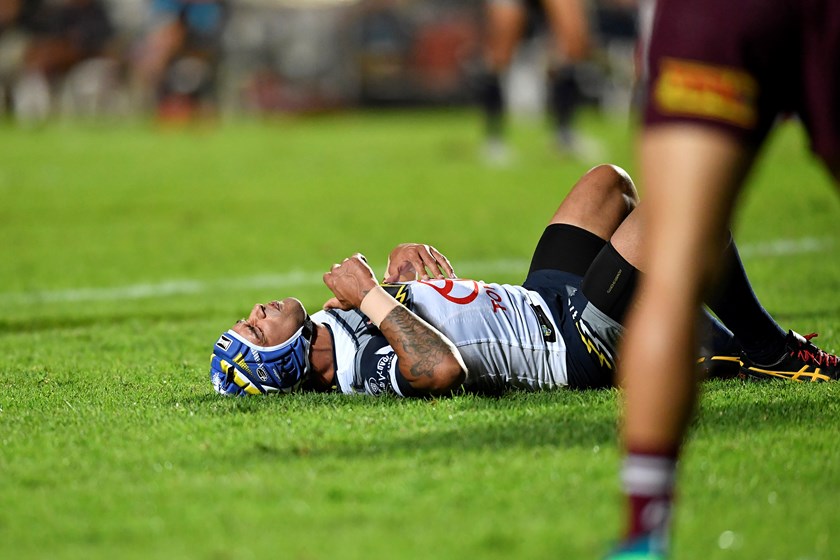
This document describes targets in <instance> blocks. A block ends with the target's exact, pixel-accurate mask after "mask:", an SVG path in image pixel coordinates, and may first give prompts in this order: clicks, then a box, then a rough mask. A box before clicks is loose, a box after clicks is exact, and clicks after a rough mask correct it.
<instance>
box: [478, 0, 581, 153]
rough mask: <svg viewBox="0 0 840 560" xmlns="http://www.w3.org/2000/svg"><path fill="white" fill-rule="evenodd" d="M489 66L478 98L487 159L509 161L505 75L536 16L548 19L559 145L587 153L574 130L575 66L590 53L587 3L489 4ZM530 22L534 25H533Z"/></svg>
mask: <svg viewBox="0 0 840 560" xmlns="http://www.w3.org/2000/svg"><path fill="white" fill-rule="evenodd" d="M485 6H486V12H485V15H486V29H485V40H484V42H485V49H484V64H485V69H484V72H483V74H482V76H481V78H480V80H479V84H478V90H479V91H478V95H479V100H480V104H481V108H482V110H483V112H484V119H485V134H486V144H485V156H486V157H487V159H488V161H490V162H491V163H505V162H506V161H507V160H508V159H509V157H510V155H509V150H508V148H507V145H506V144H505V142H504V109H505V100H504V96H503V89H504V88H503V87H502V75H503V74H504V72H505V71H506V70H507V69H508V68H509V66H510V64H511V61H512V59H513V56H514V54H515V53H516V49H517V47H518V45H519V44H520V42H521V41H522V39H523V37H524V36H525V34H526V31H527V30H528V26H529V24H530V25H534V23H535V20H536V19H537V18H544V19H545V20H547V23H548V26H549V28H550V29H551V32H552V35H553V39H554V42H553V47H554V48H553V49H552V55H553V56H552V57H551V58H552V59H551V69H550V71H549V92H548V98H549V105H550V110H551V112H552V114H553V118H554V127H555V143H556V147H557V149H558V150H559V151H560V152H561V153H564V154H571V155H584V156H585V155H586V154H585V153H584V152H586V151H594V150H593V148H592V147H591V146H590V147H587V146H585V143H584V141H583V139H582V138H581V137H580V136H579V135H577V134H575V132H574V130H573V118H574V114H575V110H576V108H577V106H578V104H579V101H580V92H579V89H578V86H577V83H576V79H575V68H576V66H577V65H578V64H579V63H581V62H583V61H585V60H586V59H587V58H588V57H589V54H590V49H591V38H590V23H589V18H588V16H587V11H586V6H585V2H584V0H486V5H485ZM529 18H530V21H529Z"/></svg>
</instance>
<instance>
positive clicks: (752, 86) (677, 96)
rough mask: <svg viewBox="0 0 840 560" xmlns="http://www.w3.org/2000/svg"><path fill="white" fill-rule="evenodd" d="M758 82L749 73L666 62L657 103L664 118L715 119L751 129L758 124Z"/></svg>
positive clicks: (656, 87)
mask: <svg viewBox="0 0 840 560" xmlns="http://www.w3.org/2000/svg"><path fill="white" fill-rule="evenodd" d="M757 97H758V82H756V80H755V78H753V77H752V76H751V75H750V74H748V73H747V72H745V71H743V70H740V69H738V68H732V67H729V66H718V65H712V64H705V63H701V62H696V61H693V60H684V59H678V58H663V59H662V60H661V62H660V72H659V78H658V79H657V81H656V84H655V85H654V90H653V102H654V104H655V105H656V107H657V109H659V110H660V111H661V112H662V113H663V114H668V115H682V116H688V117H697V118H701V119H711V120H716V121H720V122H723V123H727V124H731V125H734V126H737V127H740V128H744V129H750V128H752V127H754V126H755V124H756V122H757V120H758V109H757V108H756V104H757V101H756V100H757Z"/></svg>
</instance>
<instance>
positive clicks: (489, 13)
mask: <svg viewBox="0 0 840 560" xmlns="http://www.w3.org/2000/svg"><path fill="white" fill-rule="evenodd" d="M526 18H527V11H526V10H525V7H524V6H523V5H522V0H486V3H485V29H484V65H485V67H484V71H483V72H482V74H481V76H480V78H479V83H478V97H479V103H480V105H481V109H482V112H483V114H484V123H485V137H486V152H487V153H486V156H487V157H488V159H490V160H491V161H493V162H496V163H503V162H504V160H505V159H507V157H508V154H507V148H506V146H505V144H504V126H505V123H504V110H505V101H504V94H503V88H502V76H503V74H504V72H505V71H506V70H507V69H508V67H509V66H510V63H511V60H512V59H513V55H514V53H515V52H516V47H517V45H518V44H519V41H520V40H521V38H522V35H523V33H524V32H525V24H526Z"/></svg>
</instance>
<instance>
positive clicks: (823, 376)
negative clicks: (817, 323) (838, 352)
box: [741, 331, 840, 382]
mask: <svg viewBox="0 0 840 560" xmlns="http://www.w3.org/2000/svg"><path fill="white" fill-rule="evenodd" d="M816 336H817V335H816V334H815V333H812V334H806V335H805V336H802V335H800V334H799V333H796V332H794V331H788V334H787V337H785V353H784V355H783V356H782V357H781V358H780V359H779V360H778V361H777V362H776V363H773V364H768V365H762V364H757V363H755V362H753V361H751V360H750V359H749V358H748V357H747V356H746V355H742V356H741V362H742V366H741V375H742V376H743V377H749V378H753V379H790V380H792V381H811V382H817V381H831V380H836V379H838V378H840V358H838V357H837V356H835V355H834V354H829V353H828V352H826V351H825V350H821V349H820V348H817V346H816V345H814V344H813V343H812V342H811V339H812V338H815V337H816Z"/></svg>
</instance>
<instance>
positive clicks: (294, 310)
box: [233, 297, 306, 346]
mask: <svg viewBox="0 0 840 560" xmlns="http://www.w3.org/2000/svg"><path fill="white" fill-rule="evenodd" d="M305 319H306V311H305V310H304V309H303V304H301V303H300V301H298V300H297V299H295V298H291V297H290V298H286V299H284V300H282V301H270V302H268V303H266V304H262V303H258V304H256V305H255V306H254V308H253V309H252V310H251V314H250V315H249V316H248V318H247V319H242V320H240V321H237V323H236V324H235V325H234V326H233V330H234V332H236V333H237V334H239V335H241V336H242V337H244V338H245V340H248V341H250V342H252V343H254V344H256V345H257V346H277V345H278V344H282V343H284V342H286V341H287V340H289V339H290V338H291V337H292V335H293V334H295V333H296V332H297V330H298V329H299V328H300V327H301V326H302V325H303V322H304V320H305Z"/></svg>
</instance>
